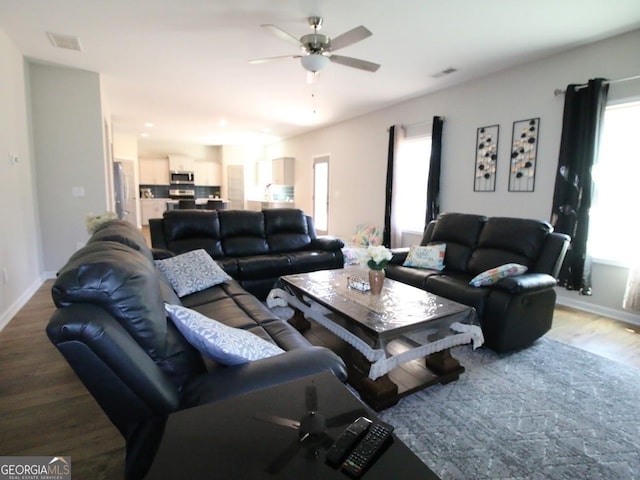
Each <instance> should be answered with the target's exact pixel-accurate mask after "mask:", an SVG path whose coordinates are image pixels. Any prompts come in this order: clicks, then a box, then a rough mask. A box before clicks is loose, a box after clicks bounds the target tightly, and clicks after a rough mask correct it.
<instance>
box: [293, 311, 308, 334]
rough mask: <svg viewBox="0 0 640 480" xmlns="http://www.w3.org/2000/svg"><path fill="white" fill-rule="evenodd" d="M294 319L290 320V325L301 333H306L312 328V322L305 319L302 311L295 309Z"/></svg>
mask: <svg viewBox="0 0 640 480" xmlns="http://www.w3.org/2000/svg"><path fill="white" fill-rule="evenodd" d="M293 312H294V313H293V317H291V318H290V319H289V323H290V324H291V325H292V326H293V328H295V329H296V330H298V331H299V332H305V331H307V330H309V329H310V328H311V322H309V320H307V319H306V318H305V317H304V313H302V312H301V311H300V310H298V309H296V308H294V309H293Z"/></svg>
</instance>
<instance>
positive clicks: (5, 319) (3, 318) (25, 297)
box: [0, 274, 47, 332]
mask: <svg viewBox="0 0 640 480" xmlns="http://www.w3.org/2000/svg"><path fill="white" fill-rule="evenodd" d="M46 279H47V277H46V274H42V275H40V277H39V278H38V279H37V280H35V281H34V282H33V283H32V284H31V285H30V286H29V287H28V288H27V289H26V290H25V291H24V292H23V293H22V295H20V296H19V297H18V298H17V299H16V301H15V302H13V303H12V304H11V305H10V306H9V308H8V309H7V310H6V311H4V312H2V314H0V332H1V331H2V330H4V327H6V326H7V325H8V324H9V322H10V321H11V319H12V318H13V317H15V316H16V314H17V313H18V312H19V311H20V309H21V308H22V307H24V306H25V305H26V304H27V302H28V301H29V300H30V299H31V297H33V295H34V294H35V293H36V292H37V291H38V289H39V288H40V287H41V286H42V284H43V283H44V282H45V280H46Z"/></svg>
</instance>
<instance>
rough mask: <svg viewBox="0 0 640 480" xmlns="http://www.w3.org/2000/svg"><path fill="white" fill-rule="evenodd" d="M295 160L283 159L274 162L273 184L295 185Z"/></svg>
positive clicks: (272, 171)
mask: <svg viewBox="0 0 640 480" xmlns="http://www.w3.org/2000/svg"><path fill="white" fill-rule="evenodd" d="M295 161H296V160H295V158H292V157H281V158H276V159H275V160H273V162H272V168H271V183H273V184H275V185H294V184H295V181H296V174H295Z"/></svg>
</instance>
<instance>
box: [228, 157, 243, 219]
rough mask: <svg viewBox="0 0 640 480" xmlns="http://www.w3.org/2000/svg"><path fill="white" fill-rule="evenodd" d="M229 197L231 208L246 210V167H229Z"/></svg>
mask: <svg viewBox="0 0 640 480" xmlns="http://www.w3.org/2000/svg"><path fill="white" fill-rule="evenodd" d="M227 197H228V200H229V202H230V208H234V209H237V210H244V166H243V165H229V166H228V167H227Z"/></svg>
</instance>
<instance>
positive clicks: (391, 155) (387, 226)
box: [382, 125, 396, 248]
mask: <svg viewBox="0 0 640 480" xmlns="http://www.w3.org/2000/svg"><path fill="white" fill-rule="evenodd" d="M395 144H396V127H395V125H392V126H391V127H389V147H388V149H387V184H386V187H385V192H386V197H385V201H384V231H383V232H382V244H383V245H384V246H385V247H387V248H389V247H391V199H392V193H393V161H394V159H395Z"/></svg>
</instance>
